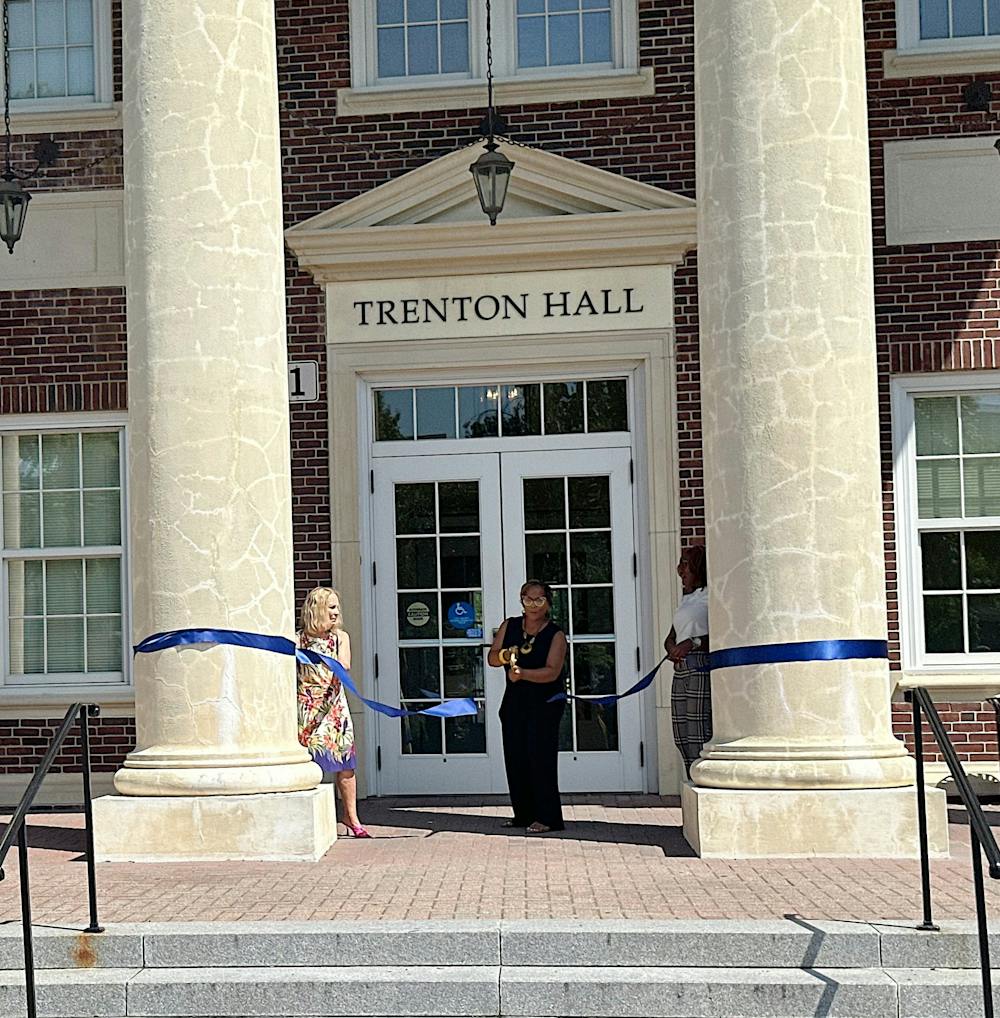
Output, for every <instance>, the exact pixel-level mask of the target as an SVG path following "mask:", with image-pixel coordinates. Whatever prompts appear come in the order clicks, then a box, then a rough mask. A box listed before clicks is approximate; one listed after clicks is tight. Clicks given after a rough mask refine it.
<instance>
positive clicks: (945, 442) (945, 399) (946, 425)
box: [914, 396, 958, 456]
mask: <svg viewBox="0 0 1000 1018" xmlns="http://www.w3.org/2000/svg"><path fill="white" fill-rule="evenodd" d="M957 405H958V404H957V401H956V400H955V398H954V397H953V396H933V397H925V398H922V399H917V400H914V409H915V414H916V427H917V455H918V456H949V455H954V454H957V453H958V410H957Z"/></svg>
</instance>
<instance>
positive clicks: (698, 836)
mask: <svg viewBox="0 0 1000 1018" xmlns="http://www.w3.org/2000/svg"><path fill="white" fill-rule="evenodd" d="M681 806H682V808H683V813H684V837H685V838H686V839H687V842H688V844H689V845H690V846H691V847H692V848H693V849H694V850H695V852H697V853H698V855H699V856H701V857H702V858H707V859H767V858H783V859H796V858H808V857H810V856H838V857H858V856H860V857H868V858H878V859H916V858H919V856H920V847H919V843H918V838H917V795H916V792H915V791H914V789H913V787H912V786H911V787H910V788H862V789H853V788H852V789H820V790H816V789H788V790H779V791H776V790H770V789H769V790H766V791H760V790H755V789H749V790H742V789H741V790H735V789H728V788H701V787H698V786H695V785H692V784H691V782H690V781H688V782H685V783H684V784H683V785H682V786H681ZM927 831H928V842H929V845H930V851H931V855H933V856H937V857H941V856H947V855H948V814H947V809H946V799H945V794H944V792H942V791H941V790H940V789H937V788H931V789H928V790H927Z"/></svg>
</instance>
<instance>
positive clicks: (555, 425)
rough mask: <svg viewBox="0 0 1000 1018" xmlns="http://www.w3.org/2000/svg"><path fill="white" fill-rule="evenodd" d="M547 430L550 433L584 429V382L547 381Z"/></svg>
mask: <svg viewBox="0 0 1000 1018" xmlns="http://www.w3.org/2000/svg"><path fill="white" fill-rule="evenodd" d="M545 431H546V433H547V434H549V435H571V434H572V435H576V434H580V433H581V432H582V431H583V382H546V383H545Z"/></svg>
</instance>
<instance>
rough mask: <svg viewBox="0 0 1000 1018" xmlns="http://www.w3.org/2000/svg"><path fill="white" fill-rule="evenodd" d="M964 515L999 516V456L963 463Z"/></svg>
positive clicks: (968, 460) (969, 460)
mask: <svg viewBox="0 0 1000 1018" xmlns="http://www.w3.org/2000/svg"><path fill="white" fill-rule="evenodd" d="M965 515H966V516H1000V456H991V457H990V458H989V459H967V460H966V461H965Z"/></svg>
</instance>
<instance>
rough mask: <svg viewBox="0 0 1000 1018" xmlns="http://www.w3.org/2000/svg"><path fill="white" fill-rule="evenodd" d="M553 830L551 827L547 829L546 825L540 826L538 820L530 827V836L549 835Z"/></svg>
mask: <svg viewBox="0 0 1000 1018" xmlns="http://www.w3.org/2000/svg"><path fill="white" fill-rule="evenodd" d="M551 830H552V828H551V827H546V826H545V824H540V823H539V822H538V821H537V820H536V821H535V822H534V823H533V824H531V825H530V826H529V827H528V833H529V834H548V833H549V832H550V831H551Z"/></svg>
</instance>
